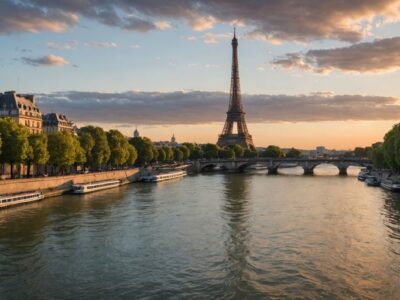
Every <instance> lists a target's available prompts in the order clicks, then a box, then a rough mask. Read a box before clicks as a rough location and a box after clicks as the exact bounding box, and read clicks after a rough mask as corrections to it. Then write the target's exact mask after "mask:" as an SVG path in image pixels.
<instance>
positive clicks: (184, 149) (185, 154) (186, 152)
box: [179, 145, 190, 160]
mask: <svg viewBox="0 0 400 300" xmlns="http://www.w3.org/2000/svg"><path fill="white" fill-rule="evenodd" d="M179 150H181V151H182V154H183V160H188V159H189V157H190V149H189V148H188V147H187V146H185V145H182V146H180V147H179Z"/></svg>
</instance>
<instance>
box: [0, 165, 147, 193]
mask: <svg viewBox="0 0 400 300" xmlns="http://www.w3.org/2000/svg"><path fill="white" fill-rule="evenodd" d="M139 172H140V170H139V169H138V168H135V169H129V170H118V171H109V172H99V173H89V174H78V175H67V176H55V177H43V178H26V179H14V180H3V181H0V195H1V194H9V193H10V194H13V193H21V192H29V191H43V193H44V194H45V195H47V196H56V195H60V194H62V193H65V192H68V191H69V190H71V188H72V185H73V184H77V183H88V182H94V181H102V180H113V179H115V180H121V181H122V182H123V183H130V182H134V181H136V180H137V179H138V178H139V176H140V175H139Z"/></svg>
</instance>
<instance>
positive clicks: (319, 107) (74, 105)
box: [38, 91, 400, 125]
mask: <svg viewBox="0 0 400 300" xmlns="http://www.w3.org/2000/svg"><path fill="white" fill-rule="evenodd" d="M228 99H229V95H228V94H226V93H222V92H199V91H190V92H170V93H161V92H125V93H99V92H76V91H70V92H56V93H51V94H40V95H38V102H39V105H40V107H41V108H42V110H43V111H59V112H61V113H63V114H67V115H68V116H69V117H70V118H72V119H74V120H76V121H78V122H86V123H90V122H92V123H96V122H101V123H116V122H118V123H126V124H139V123H140V124H147V125H155V124H204V123H210V122H224V121H225V116H226V109H227V105H228ZM243 101H244V107H245V110H246V113H247V115H246V117H247V120H248V122H253V123H263V122H266V123H276V122H319V121H348V120H395V119H399V116H400V104H399V101H398V99H397V98H393V97H378V96H361V95H334V94H332V93H317V94H310V95H296V96H289V95H243Z"/></svg>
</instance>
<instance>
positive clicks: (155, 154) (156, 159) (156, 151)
mask: <svg viewBox="0 0 400 300" xmlns="http://www.w3.org/2000/svg"><path fill="white" fill-rule="evenodd" d="M151 151H153V159H152V161H154V162H156V161H158V150H157V148H156V147H154V145H153V147H152V149H151Z"/></svg>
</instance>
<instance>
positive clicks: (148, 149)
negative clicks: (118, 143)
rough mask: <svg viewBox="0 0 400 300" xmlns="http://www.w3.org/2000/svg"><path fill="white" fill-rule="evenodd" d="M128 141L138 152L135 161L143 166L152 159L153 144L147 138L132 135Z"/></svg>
mask: <svg viewBox="0 0 400 300" xmlns="http://www.w3.org/2000/svg"><path fill="white" fill-rule="evenodd" d="M129 143H130V144H131V145H132V146H134V147H135V149H136V150H137V153H138V158H137V160H136V163H137V164H138V165H140V166H144V165H146V164H148V163H150V162H151V161H152V160H153V159H154V153H155V152H154V151H153V150H154V148H155V147H154V145H153V143H152V142H151V140H150V139H149V138H146V137H134V138H132V139H130V140H129Z"/></svg>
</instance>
